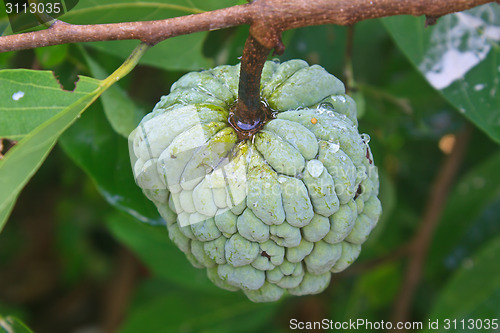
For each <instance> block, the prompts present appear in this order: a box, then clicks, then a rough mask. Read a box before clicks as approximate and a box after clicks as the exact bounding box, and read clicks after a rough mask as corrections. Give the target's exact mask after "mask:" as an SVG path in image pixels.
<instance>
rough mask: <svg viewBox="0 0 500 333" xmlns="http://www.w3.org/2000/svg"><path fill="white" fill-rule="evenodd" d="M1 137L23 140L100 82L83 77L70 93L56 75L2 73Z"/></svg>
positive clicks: (20, 72) (29, 72) (8, 71)
mask: <svg viewBox="0 0 500 333" xmlns="http://www.w3.org/2000/svg"><path fill="white" fill-rule="evenodd" d="M0 86H1V87H2V89H0V101H2V103H1V104H0V137H1V138H8V139H11V140H21V139H22V138H23V137H24V136H25V135H26V134H28V133H29V132H31V131H33V130H34V129H35V128H36V127H37V126H39V125H40V124H42V123H43V122H45V121H47V120H48V119H50V118H52V117H54V116H55V115H57V114H58V113H60V112H61V111H62V110H64V109H65V108H66V107H67V106H68V105H70V104H71V103H73V102H75V101H76V100H78V99H79V98H82V97H83V96H86V95H88V94H89V93H91V92H92V91H93V90H95V89H96V88H97V86H98V81H97V80H93V79H91V78H87V77H82V78H81V79H80V81H79V82H78V84H77V87H76V89H75V90H74V91H66V90H63V89H62V88H61V85H60V84H59V82H58V81H57V80H56V78H55V77H54V75H53V73H52V72H49V71H33V70H28V69H6V70H2V71H0Z"/></svg>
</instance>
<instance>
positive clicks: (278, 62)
mask: <svg viewBox="0 0 500 333" xmlns="http://www.w3.org/2000/svg"><path fill="white" fill-rule="evenodd" d="M271 61H272V62H274V63H275V64H278V65H279V64H280V63H281V60H279V59H278V58H273V59H272V60H271Z"/></svg>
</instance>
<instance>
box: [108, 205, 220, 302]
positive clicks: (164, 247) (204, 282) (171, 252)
mask: <svg viewBox="0 0 500 333" xmlns="http://www.w3.org/2000/svg"><path fill="white" fill-rule="evenodd" d="M107 222H108V226H109V228H110V230H111V233H112V234H113V235H114V236H115V237H116V238H117V239H118V240H119V241H121V242H122V243H124V244H125V245H126V246H127V247H129V248H131V249H132V250H133V251H134V252H135V253H136V254H137V255H138V256H139V258H141V260H142V261H143V262H144V263H145V264H146V265H147V266H148V267H149V268H150V269H151V270H152V271H153V272H154V273H155V274H156V275H158V276H161V277H163V278H165V279H167V280H168V281H171V282H173V283H175V284H178V285H181V286H183V287H185V288H187V289H193V290H199V291H203V292H211V293H217V294H224V293H229V292H226V291H223V290H221V289H219V288H217V287H216V286H215V285H214V284H213V283H212V282H210V280H209V279H208V277H207V273H206V271H205V270H203V269H198V268H195V267H193V266H192V265H191V264H190V263H189V261H188V259H187V258H186V256H185V255H184V253H182V252H181V251H180V250H179V249H178V248H177V247H176V246H175V245H174V243H172V241H170V239H169V237H168V232H167V228H166V227H165V226H151V225H147V224H144V223H139V222H138V221H137V220H135V219H133V218H132V217H130V216H128V215H124V214H115V215H112V216H110V217H109V218H108V219H107Z"/></svg>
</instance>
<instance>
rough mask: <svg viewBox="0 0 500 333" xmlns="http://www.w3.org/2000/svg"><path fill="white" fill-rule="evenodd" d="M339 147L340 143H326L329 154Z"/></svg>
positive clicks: (336, 150)
mask: <svg viewBox="0 0 500 333" xmlns="http://www.w3.org/2000/svg"><path fill="white" fill-rule="evenodd" d="M339 149H340V145H339V144H338V143H333V142H330V144H329V145H328V152H329V153H330V154H335V153H336V152H338V151H339Z"/></svg>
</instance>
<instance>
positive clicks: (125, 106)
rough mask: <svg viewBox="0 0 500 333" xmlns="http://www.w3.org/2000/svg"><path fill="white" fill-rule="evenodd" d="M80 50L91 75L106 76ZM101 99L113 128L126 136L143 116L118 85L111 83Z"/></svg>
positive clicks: (103, 71) (96, 76) (102, 70)
mask: <svg viewBox="0 0 500 333" xmlns="http://www.w3.org/2000/svg"><path fill="white" fill-rule="evenodd" d="M82 51H83V54H84V56H85V59H86V61H87V64H88V65H89V67H90V71H91V73H92V76H93V77H95V78H99V79H104V78H106V77H107V76H108V75H109V74H108V73H106V71H105V70H104V69H103V68H102V67H101V66H100V65H99V64H98V63H97V62H96V61H95V60H94V59H93V58H92V57H91V56H89V55H88V54H87V52H85V50H84V49H83V48H82ZM101 101H102V104H103V108H104V113H105V114H106V117H107V118H108V121H109V123H110V124H111V126H112V127H113V129H114V130H115V131H116V132H117V133H118V134H120V135H122V136H124V137H126V138H127V137H128V135H129V134H130V132H132V131H133V130H134V129H135V128H136V127H137V125H138V124H139V122H140V121H141V119H142V117H143V116H144V112H143V111H141V110H140V109H139V108H138V107H137V106H136V105H135V104H134V102H133V101H132V100H131V99H130V97H129V96H127V94H126V93H125V91H123V89H121V88H120V86H118V85H113V86H111V87H110V88H109V89H108V90H107V91H105V92H104V93H103V94H102V96H101Z"/></svg>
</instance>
